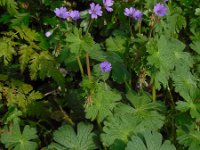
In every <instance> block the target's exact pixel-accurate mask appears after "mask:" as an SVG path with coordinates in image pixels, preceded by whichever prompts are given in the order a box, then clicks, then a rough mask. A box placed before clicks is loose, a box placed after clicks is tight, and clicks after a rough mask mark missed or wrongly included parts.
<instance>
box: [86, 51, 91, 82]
mask: <svg viewBox="0 0 200 150" xmlns="http://www.w3.org/2000/svg"><path fill="white" fill-rule="evenodd" d="M86 64H87V74H88V79H89V80H90V79H91V71H90V58H89V55H88V53H86Z"/></svg>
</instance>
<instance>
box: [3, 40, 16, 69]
mask: <svg viewBox="0 0 200 150" xmlns="http://www.w3.org/2000/svg"><path fill="white" fill-rule="evenodd" d="M15 45H17V43H16V42H13V41H12V40H11V39H10V38H7V37H3V38H1V39H0V57H3V61H4V64H5V65H8V63H9V62H10V61H11V60H12V57H13V55H15V54H16V51H15V48H14V46H15Z"/></svg>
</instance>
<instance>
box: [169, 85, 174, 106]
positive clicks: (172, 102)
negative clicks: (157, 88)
mask: <svg viewBox="0 0 200 150" xmlns="http://www.w3.org/2000/svg"><path fill="white" fill-rule="evenodd" d="M167 91H168V93H169V97H170V101H171V107H172V109H173V110H174V109H175V104H174V99H173V96H172V93H171V90H170V88H169V85H168V86H167Z"/></svg>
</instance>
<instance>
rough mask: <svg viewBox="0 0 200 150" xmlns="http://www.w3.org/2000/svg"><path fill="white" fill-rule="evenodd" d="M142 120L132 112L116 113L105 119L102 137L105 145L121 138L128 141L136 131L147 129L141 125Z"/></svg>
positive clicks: (124, 141)
mask: <svg viewBox="0 0 200 150" xmlns="http://www.w3.org/2000/svg"><path fill="white" fill-rule="evenodd" d="M139 122H140V121H139V120H138V119H137V118H135V117H134V116H133V115H131V114H126V115H123V116H122V115H121V116H119V115H114V116H112V117H109V118H108V119H107V120H106V121H104V127H103V133H102V134H101V139H102V142H103V145H105V146H110V145H112V144H115V143H116V140H120V141H122V142H123V143H127V142H128V139H129V138H130V137H131V136H132V135H133V134H135V133H138V132H141V131H143V130H145V128H143V127H142V126H140V123H139Z"/></svg>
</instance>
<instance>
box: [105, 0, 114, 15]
mask: <svg viewBox="0 0 200 150" xmlns="http://www.w3.org/2000/svg"><path fill="white" fill-rule="evenodd" d="M113 3H114V1H113V0H103V5H104V7H105V8H106V10H107V11H108V12H112V11H113V9H112V8H111V6H112V5H113Z"/></svg>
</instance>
